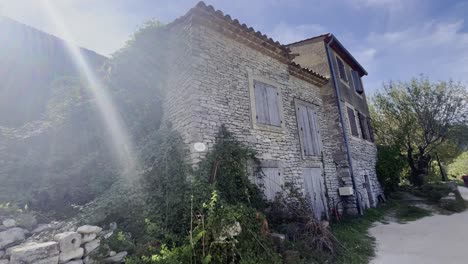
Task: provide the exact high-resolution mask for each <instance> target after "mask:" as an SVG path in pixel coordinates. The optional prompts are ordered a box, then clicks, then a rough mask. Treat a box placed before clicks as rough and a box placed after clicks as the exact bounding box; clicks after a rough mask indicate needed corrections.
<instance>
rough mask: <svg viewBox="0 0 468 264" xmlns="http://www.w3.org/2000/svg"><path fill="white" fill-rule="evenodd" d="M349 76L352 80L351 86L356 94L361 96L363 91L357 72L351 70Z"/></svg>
mask: <svg viewBox="0 0 468 264" xmlns="http://www.w3.org/2000/svg"><path fill="white" fill-rule="evenodd" d="M351 76H352V78H353V86H354V89H355V90H356V92H358V93H360V94H362V93H363V92H364V89H363V88H362V82H361V76H359V73H358V72H357V71H354V70H351Z"/></svg>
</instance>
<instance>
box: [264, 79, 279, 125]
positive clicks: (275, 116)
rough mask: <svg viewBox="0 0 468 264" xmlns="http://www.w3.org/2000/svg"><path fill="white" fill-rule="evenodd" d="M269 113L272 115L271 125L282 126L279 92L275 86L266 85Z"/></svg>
mask: <svg viewBox="0 0 468 264" xmlns="http://www.w3.org/2000/svg"><path fill="white" fill-rule="evenodd" d="M266 93H267V105H268V113H269V116H270V125H272V126H281V118H280V111H279V93H278V91H277V90H276V88H275V87H272V86H266Z"/></svg>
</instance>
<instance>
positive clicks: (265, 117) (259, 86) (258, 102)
mask: <svg viewBox="0 0 468 264" xmlns="http://www.w3.org/2000/svg"><path fill="white" fill-rule="evenodd" d="M254 91H255V108H256V116H255V117H256V118H257V123H260V124H269V123H270V114H269V111H268V105H267V99H266V97H267V91H266V87H265V86H264V85H263V83H261V82H255V83H254Z"/></svg>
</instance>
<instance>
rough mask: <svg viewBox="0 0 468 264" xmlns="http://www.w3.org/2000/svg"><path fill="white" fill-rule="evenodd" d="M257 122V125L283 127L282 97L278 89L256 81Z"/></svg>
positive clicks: (254, 87)
mask: <svg viewBox="0 0 468 264" xmlns="http://www.w3.org/2000/svg"><path fill="white" fill-rule="evenodd" d="M253 89H254V93H253V94H254V97H255V121H256V123H257V124H263V125H270V126H276V127H281V124H282V123H283V121H282V120H281V113H280V96H279V91H278V89H277V88H276V87H274V86H272V85H270V84H267V83H264V82H261V81H257V80H254V83H253Z"/></svg>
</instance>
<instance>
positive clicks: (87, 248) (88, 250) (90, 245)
mask: <svg viewBox="0 0 468 264" xmlns="http://www.w3.org/2000/svg"><path fill="white" fill-rule="evenodd" d="M100 243H101V241H100V240H97V239H96V240H93V241H91V242H88V243H86V244H84V254H85V256H87V255H89V253H91V252H93V251H94V250H95V249H96V248H98V247H99V245H100Z"/></svg>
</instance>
